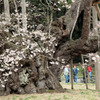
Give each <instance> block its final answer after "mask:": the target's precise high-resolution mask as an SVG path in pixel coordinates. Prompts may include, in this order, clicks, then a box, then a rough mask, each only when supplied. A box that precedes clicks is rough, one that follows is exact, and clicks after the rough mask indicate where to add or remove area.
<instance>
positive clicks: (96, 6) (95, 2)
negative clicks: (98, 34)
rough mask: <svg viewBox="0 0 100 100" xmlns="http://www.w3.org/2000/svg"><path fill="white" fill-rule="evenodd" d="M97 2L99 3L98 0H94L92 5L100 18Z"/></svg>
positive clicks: (99, 0)
mask: <svg viewBox="0 0 100 100" xmlns="http://www.w3.org/2000/svg"><path fill="white" fill-rule="evenodd" d="M98 4H100V0H94V1H93V4H92V5H93V6H94V7H95V9H96V11H97V14H98V17H99V19H100V10H99V7H98Z"/></svg>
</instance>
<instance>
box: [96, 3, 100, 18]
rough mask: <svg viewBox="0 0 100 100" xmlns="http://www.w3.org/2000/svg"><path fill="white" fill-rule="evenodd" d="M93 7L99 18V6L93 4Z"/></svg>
mask: <svg viewBox="0 0 100 100" xmlns="http://www.w3.org/2000/svg"><path fill="white" fill-rule="evenodd" d="M95 9H96V11H97V14H98V17H99V19H100V10H99V7H98V5H95Z"/></svg>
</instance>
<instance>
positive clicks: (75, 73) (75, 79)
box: [73, 66, 78, 83]
mask: <svg viewBox="0 0 100 100" xmlns="http://www.w3.org/2000/svg"><path fill="white" fill-rule="evenodd" d="M77 73H78V69H77V68H76V66H74V67H73V79H74V82H75V83H77Z"/></svg>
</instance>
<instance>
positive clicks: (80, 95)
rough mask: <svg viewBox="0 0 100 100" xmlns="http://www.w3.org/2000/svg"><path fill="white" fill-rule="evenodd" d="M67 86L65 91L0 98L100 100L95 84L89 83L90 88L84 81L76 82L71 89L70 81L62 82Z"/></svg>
mask: <svg viewBox="0 0 100 100" xmlns="http://www.w3.org/2000/svg"><path fill="white" fill-rule="evenodd" d="M61 85H62V86H63V87H64V88H67V90H66V92H65V93H52V92H51V93H43V94H28V95H8V96H0V100H100V91H96V90H95V85H94V84H91V83H89V84H88V87H89V89H88V90H86V86H85V84H83V83H74V90H71V84H70V83H67V84H66V83H61Z"/></svg>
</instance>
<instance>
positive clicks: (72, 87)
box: [71, 59, 74, 89]
mask: <svg viewBox="0 0 100 100" xmlns="http://www.w3.org/2000/svg"><path fill="white" fill-rule="evenodd" d="M71 89H74V86H73V59H71Z"/></svg>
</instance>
